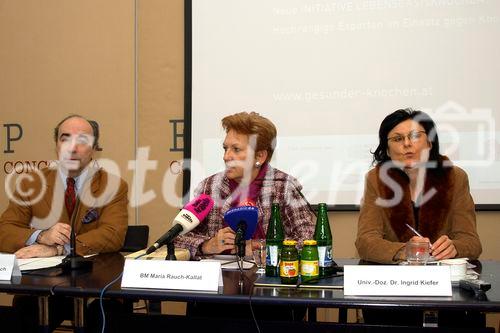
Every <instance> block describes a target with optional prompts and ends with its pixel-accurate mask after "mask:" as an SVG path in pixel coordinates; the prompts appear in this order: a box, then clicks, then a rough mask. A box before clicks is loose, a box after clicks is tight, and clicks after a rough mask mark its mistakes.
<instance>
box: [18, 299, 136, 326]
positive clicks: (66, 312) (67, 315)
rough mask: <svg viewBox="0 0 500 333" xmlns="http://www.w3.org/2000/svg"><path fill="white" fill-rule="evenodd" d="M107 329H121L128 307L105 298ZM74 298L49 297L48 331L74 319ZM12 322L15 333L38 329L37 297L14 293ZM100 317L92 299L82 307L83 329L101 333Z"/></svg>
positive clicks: (97, 305) (95, 302) (99, 312)
mask: <svg viewBox="0 0 500 333" xmlns="http://www.w3.org/2000/svg"><path fill="white" fill-rule="evenodd" d="M103 306H104V313H105V315H106V332H124V331H126V329H123V328H124V327H125V326H126V325H125V323H124V322H123V320H121V319H123V318H125V317H126V316H127V314H129V313H128V309H127V308H126V307H125V306H124V305H123V304H122V302H120V301H118V300H104V301H103ZM73 308H74V307H73V298H69V297H61V296H51V297H49V330H50V332H52V331H53V330H54V329H56V328H57V327H58V326H60V325H61V323H62V322H63V321H64V320H72V319H73V316H74V314H73ZM12 321H13V322H15V327H16V332H19V333H20V332H27V333H30V332H38V331H39V329H38V327H39V324H38V323H39V321H38V298H37V297H35V296H15V297H14V300H13V302H12ZM101 327H102V316H101V309H100V305H99V300H94V301H92V302H91V303H90V304H89V305H88V306H87V308H86V309H85V332H101Z"/></svg>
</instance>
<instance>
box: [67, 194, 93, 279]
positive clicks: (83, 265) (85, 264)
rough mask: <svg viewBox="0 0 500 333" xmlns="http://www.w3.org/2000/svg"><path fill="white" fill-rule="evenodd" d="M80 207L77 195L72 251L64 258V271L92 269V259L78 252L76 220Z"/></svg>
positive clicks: (71, 240)
mask: <svg viewBox="0 0 500 333" xmlns="http://www.w3.org/2000/svg"><path fill="white" fill-rule="evenodd" d="M79 208H80V198H79V197H78V196H77V198H76V203H75V208H74V209H73V214H72V215H71V234H70V239H69V244H70V251H69V254H68V255H67V256H66V257H65V258H64V259H63V260H62V262H61V266H60V267H61V268H62V270H63V272H72V271H74V270H80V271H90V270H91V269H92V264H93V262H92V260H90V259H87V258H84V257H82V256H80V255H78V254H76V232H75V220H76V216H77V215H78V210H79Z"/></svg>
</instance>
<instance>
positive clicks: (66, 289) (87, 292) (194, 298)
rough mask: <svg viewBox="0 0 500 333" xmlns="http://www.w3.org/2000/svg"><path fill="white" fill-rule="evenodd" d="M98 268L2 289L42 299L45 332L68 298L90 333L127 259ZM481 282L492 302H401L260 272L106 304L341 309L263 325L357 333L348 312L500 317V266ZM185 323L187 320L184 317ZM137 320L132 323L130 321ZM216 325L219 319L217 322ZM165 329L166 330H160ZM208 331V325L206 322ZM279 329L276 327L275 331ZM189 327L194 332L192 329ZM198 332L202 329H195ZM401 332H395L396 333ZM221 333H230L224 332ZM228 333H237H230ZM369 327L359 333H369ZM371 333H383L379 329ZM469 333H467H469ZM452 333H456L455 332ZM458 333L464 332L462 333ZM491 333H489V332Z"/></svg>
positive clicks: (117, 291) (127, 294) (31, 277)
mask: <svg viewBox="0 0 500 333" xmlns="http://www.w3.org/2000/svg"><path fill="white" fill-rule="evenodd" d="M92 260H93V262H94V264H93V268H92V270H91V271H89V272H78V271H74V272H72V273H63V272H62V271H61V270H60V269H59V268H49V269H44V270H42V271H33V272H31V273H30V274H23V276H22V277H21V278H18V279H15V280H11V281H10V282H8V281H7V282H5V281H3V283H0V292H5V293H11V294H25V295H26V294H29V295H34V296H37V297H38V299H39V320H40V326H41V328H42V331H43V330H44V329H45V330H47V327H48V299H49V297H50V296H51V295H61V296H67V297H71V298H73V299H74V308H75V309H74V324H75V327H76V331H80V332H83V331H84V323H85V320H84V313H85V312H84V308H85V306H84V305H85V300H86V299H88V298H97V297H99V295H100V293H101V291H102V289H103V287H104V286H106V285H107V284H109V283H110V282H111V281H113V280H114V279H115V278H117V277H118V276H119V274H120V273H121V272H122V270H123V265H124V261H125V259H124V257H123V255H122V254H120V253H109V254H101V255H97V256H94V257H92ZM337 263H338V264H339V265H341V266H342V265H351V264H359V263H360V262H359V259H339V260H337ZM478 264H479V265H478V269H479V270H480V273H481V279H482V280H485V281H487V282H489V283H491V289H490V290H489V291H487V292H486V296H487V297H486V299H477V298H476V297H475V296H474V294H473V293H471V292H469V291H467V290H462V289H460V288H458V287H453V288H452V289H453V290H452V293H453V294H452V296H451V297H400V296H397V297H395V296H383V297H381V296H376V297H375V296H371V297H370V296H345V295H344V293H343V290H342V289H331V288H325V289H322V288H319V289H308V288H305V289H302V288H283V287H279V286H276V287H258V286H255V285H254V283H255V281H256V279H257V278H258V275H257V274H256V272H255V271H256V269H255V267H254V268H252V269H249V270H244V271H243V272H240V271H238V270H223V280H224V287H223V291H222V292H219V293H209V292H190V291H172V290H158V289H126V288H121V284H120V280H119V279H118V280H117V282H116V283H114V284H112V285H111V286H110V287H109V289H107V291H106V292H105V294H104V297H105V298H116V299H125V300H138V299H145V300H151V301H182V302H208V303H217V304H224V303H225V304H235V305H236V304H246V305H249V304H250V303H251V305H252V306H259V305H267V306H276V307H278V306H305V307H308V308H309V309H312V310H314V309H316V308H339V309H340V310H341V311H340V313H341V315H340V316H339V322H338V323H317V322H314V320H311V318H313V319H314V318H315V317H314V315H312V312H310V314H311V316H309V319H310V321H309V322H301V323H283V322H281V323H274V324H273V323H267V324H266V325H267V326H265V324H264V323H263V324H262V325H263V326H262V327H266V328H267V329H271V328H273V327H279V328H280V329H283V328H285V329H287V330H289V331H293V330H297V331H307V330H310V329H311V330H312V329H314V331H315V332H317V331H321V330H324V331H331V329H332V328H336V329H339V330H340V331H342V330H344V331H346V332H347V331H349V332H355V330H354V328H356V327H358V326H357V325H353V324H347V323H346V319H345V313H346V309H349V308H354V309H368V308H379V309H380V308H383V309H395V308H399V309H401V308H407V309H420V310H433V311H434V310H467V311H480V312H500V262H498V261H488V260H486V261H482V262H481V263H478ZM183 317H184V316H183ZM130 318H132V317H130ZM137 320H138V321H142V322H141V325H147V324H148V323H153V322H155V323H156V324H155V325H162V324H161V323H162V320H164V321H165V323H168V322H169V320H170V322H174V323H175V325H180V323H181V322H182V320H184V321H186V323H187V324H186V325H191V324H193V323H195V321H192V320H191V319H189V318H187V317H184V318H179V317H176V318H172V317H168V316H156V317H155V318H154V320H153V319H151V318H149V317H148V316H147V315H141V317H138V319H137ZM214 320H215V319H214ZM158 323H160V324H158ZM254 324H255V322H254V321H248V322H246V323H245V322H244V323H243V324H241V325H240V326H241V327H244V328H246V329H247V330H248V331H255V329H256V327H255V326H253V325H254ZM202 325H207V323H206V322H203V323H202ZM231 325H233V326H232V327H235V326H234V325H238V323H237V321H235V323H230V322H226V323H225V326H224V327H231ZM273 325H275V326H273ZM187 327H189V326H187ZM193 327H198V326H193ZM390 329H391V328H390V327H384V328H383V329H382V330H380V332H382V331H386V332H390V331H391V330H390ZM399 329H400V328H394V332H397V331H399ZM221 331H224V330H223V329H221ZM227 331H231V330H230V329H228V330H227ZM366 331H367V330H366V327H364V328H362V329H360V330H359V332H366ZM371 331H373V332H377V327H374V328H373V329H372V330H371ZM465 331H466V330H464V331H463V332H465ZM449 332H452V331H449ZM453 332H461V330H460V329H457V330H454V331H453ZM485 332H486V331H485Z"/></svg>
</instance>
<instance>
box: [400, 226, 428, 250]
mask: <svg viewBox="0 0 500 333" xmlns="http://www.w3.org/2000/svg"><path fill="white" fill-rule="evenodd" d="M405 224H406V226H407V227H408V228H410V230H411V231H413V233H414V234H415V235H417V236H418V237H422V238H424V236H422V235H421V234H420V232H418V231H417V230H415V228H413V227H412V226H411V225H409V224H408V223H405ZM429 248H430V249H432V245H431V244H430V243H429Z"/></svg>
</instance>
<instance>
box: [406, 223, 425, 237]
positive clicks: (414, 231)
mask: <svg viewBox="0 0 500 333" xmlns="http://www.w3.org/2000/svg"><path fill="white" fill-rule="evenodd" d="M406 226H407V227H408V228H410V230H411V231H413V233H414V234H415V235H417V236H418V237H422V238H424V236H422V235H421V234H420V233H419V232H418V231H417V230H415V228H413V227H412V226H411V225H409V224H408V223H406Z"/></svg>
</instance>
